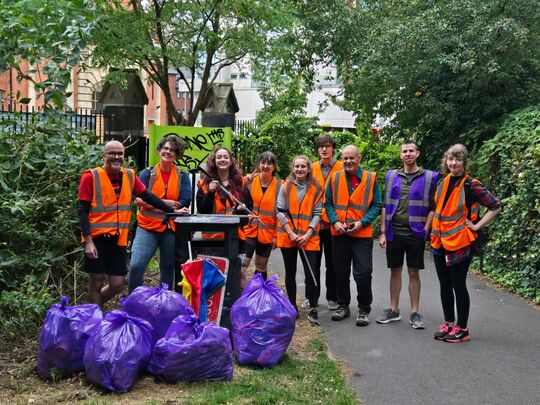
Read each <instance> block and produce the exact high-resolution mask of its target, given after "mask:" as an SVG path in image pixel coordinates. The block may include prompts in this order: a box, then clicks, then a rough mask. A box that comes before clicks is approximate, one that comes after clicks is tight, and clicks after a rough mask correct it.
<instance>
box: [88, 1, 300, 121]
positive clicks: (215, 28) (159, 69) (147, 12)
mask: <svg viewBox="0 0 540 405" xmlns="http://www.w3.org/2000/svg"><path fill="white" fill-rule="evenodd" d="M122 3H124V4H125V3H126V2H125V1H124V2H122ZM288 9H289V2H287V1H285V0H266V1H256V0H210V1H198V0H185V1H177V0H152V1H148V2H142V1H139V0H132V1H130V2H129V4H128V5H127V6H126V7H122V6H121V4H120V2H117V1H115V2H109V3H108V4H107V5H105V6H104V7H103V8H102V10H101V16H102V20H101V22H100V29H99V30H98V31H97V32H96V35H95V37H94V39H93V41H92V44H93V46H94V48H93V55H92V57H93V61H94V62H96V63H97V64H99V65H100V66H113V67H116V68H119V69H123V68H129V67H134V66H136V67H138V68H140V69H142V70H144V71H145V72H146V73H147V74H148V77H149V78H150V80H152V81H153V82H155V83H156V84H157V85H158V86H159V87H160V88H161V90H162V91H163V95H164V97H165V100H166V107H167V113H168V117H169V123H170V124H173V123H176V124H185V125H194V123H195V121H196V119H197V115H198V114H199V112H200V110H201V108H202V107H203V102H204V98H205V95H206V91H207V89H208V87H209V86H210V85H211V84H212V83H213V82H214V81H215V80H216V77H217V75H218V74H219V72H220V71H221V70H222V69H223V68H225V67H226V66H230V65H232V64H235V63H237V62H239V61H240V60H242V59H244V58H246V57H249V56H253V55H258V54H261V53H263V52H264V51H265V49H267V48H266V47H267V43H268V41H271V40H272V39H273V38H277V37H279V36H280V35H281V33H282V31H283V30H285V29H286V27H287V26H288V24H289V22H290V14H289V13H288V12H287V10H288ZM170 69H173V70H174V71H175V72H176V73H177V74H178V77H179V78H180V81H181V83H182V85H184V86H185V87H186V88H187V91H188V92H189V100H190V104H189V111H188V114H187V117H185V119H184V117H183V116H182V114H181V113H179V112H177V111H176V109H175V107H174V104H173V100H172V95H171V90H170V85H169V71H170ZM197 78H200V88H197V85H198V83H197ZM196 91H198V95H197V96H195V92H196Z"/></svg>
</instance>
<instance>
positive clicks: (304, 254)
mask: <svg viewBox="0 0 540 405" xmlns="http://www.w3.org/2000/svg"><path fill="white" fill-rule="evenodd" d="M277 210H278V212H283V213H284V214H286V215H287V217H289V219H290V220H291V225H292V227H293V231H294V233H297V229H296V225H294V221H293V217H292V214H291V211H289V209H288V208H278V209H277ZM297 240H298V239H297ZM298 249H300V253H301V254H302V256H304V259H305V261H306V264H307V267H308V269H309V272H310V274H311V278H312V279H313V284H315V287H318V286H319V285H318V284H317V279H316V278H315V273H314V272H313V269H312V268H311V264H309V260H308V258H307V255H306V251H305V250H304V246H298Z"/></svg>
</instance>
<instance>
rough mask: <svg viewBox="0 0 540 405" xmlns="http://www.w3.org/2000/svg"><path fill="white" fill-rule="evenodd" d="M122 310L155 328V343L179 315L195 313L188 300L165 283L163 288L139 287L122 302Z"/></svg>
mask: <svg viewBox="0 0 540 405" xmlns="http://www.w3.org/2000/svg"><path fill="white" fill-rule="evenodd" d="M122 310H123V311H125V312H127V313H128V314H129V315H131V316H137V317H139V318H142V319H144V320H145V321H147V322H148V323H150V325H152V327H153V328H154V335H153V337H154V342H156V341H157V340H158V339H160V338H162V337H163V335H165V332H167V329H169V326H170V325H171V322H172V320H173V319H174V318H176V317H177V316H178V315H192V314H194V313H195V312H193V309H191V307H190V306H189V304H188V302H187V301H186V298H185V297H184V296H183V295H182V294H179V293H177V292H175V291H169V290H168V285H167V284H165V283H163V284H162V286H161V287H148V286H140V287H137V288H136V289H135V290H133V291H132V292H131V294H129V296H128V297H127V298H126V299H125V300H124V301H123V302H122Z"/></svg>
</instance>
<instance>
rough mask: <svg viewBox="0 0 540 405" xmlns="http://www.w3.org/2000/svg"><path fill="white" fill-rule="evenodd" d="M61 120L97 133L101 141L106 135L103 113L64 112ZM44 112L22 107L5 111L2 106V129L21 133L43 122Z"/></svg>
mask: <svg viewBox="0 0 540 405" xmlns="http://www.w3.org/2000/svg"><path fill="white" fill-rule="evenodd" d="M60 117H61V119H62V120H63V121H64V122H65V123H66V124H68V125H69V126H71V128H73V129H85V130H88V131H92V132H95V133H96V134H97V135H98V136H99V137H100V138H101V139H103V137H104V135H105V119H104V114H103V113H102V112H98V111H94V110H90V109H85V108H84V109H78V110H76V111H63V112H61V113H60ZM43 120H44V115H43V112H42V111H39V110H36V109H35V108H34V107H32V108H30V107H28V106H24V107H20V108H19V109H14V110H12V109H7V110H6V109H4V108H3V106H0V127H1V128H3V129H4V130H10V131H14V132H20V131H21V130H22V128H23V126H24V125H26V124H30V123H34V124H39V123H40V122H43Z"/></svg>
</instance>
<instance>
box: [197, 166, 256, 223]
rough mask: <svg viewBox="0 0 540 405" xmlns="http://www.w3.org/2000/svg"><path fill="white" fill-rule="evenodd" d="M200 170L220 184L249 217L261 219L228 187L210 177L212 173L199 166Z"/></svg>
mask: <svg viewBox="0 0 540 405" xmlns="http://www.w3.org/2000/svg"><path fill="white" fill-rule="evenodd" d="M199 170H200V171H201V172H202V173H203V174H204V175H205V176H208V178H209V179H212V180H213V181H217V182H218V184H219V188H221V189H222V190H223V192H224V193H225V194H227V196H228V197H230V198H231V199H232V200H233V201H234V202H235V203H236V204H238V205H239V206H240V207H242V208H243V209H244V210H245V211H246V212H247V213H248V214H249V215H252V216H253V217H254V218H257V219H260V217H259V216H258V215H257V214H255V213H254V212H253V211H251V210H250V209H249V208H248V207H246V204H244V203H243V202H242V201H240V200H239V199H238V198H236V197H235V196H234V195H233V194H232V193H230V192H229V190H227V187H225V185H224V184H223V183H222V182H221V180H219V179H215V178H213V177H212V176H210V173H208V172H207V171H206V170H204V169H203V168H202V167H201V166H199Z"/></svg>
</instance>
